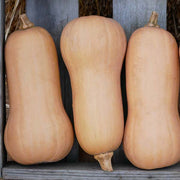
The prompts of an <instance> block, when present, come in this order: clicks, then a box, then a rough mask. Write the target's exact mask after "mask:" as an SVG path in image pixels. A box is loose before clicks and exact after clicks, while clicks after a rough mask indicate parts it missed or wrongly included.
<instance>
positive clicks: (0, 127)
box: [0, 0, 5, 177]
mask: <svg viewBox="0 0 180 180" xmlns="http://www.w3.org/2000/svg"><path fill="white" fill-rule="evenodd" d="M0 14H1V15H0V136H1V137H0V169H2V167H3V164H4V160H5V153H4V143H3V137H4V122H5V116H4V114H5V106H4V86H5V84H4V61H3V58H4V17H5V16H4V0H0ZM0 177H1V173H0Z"/></svg>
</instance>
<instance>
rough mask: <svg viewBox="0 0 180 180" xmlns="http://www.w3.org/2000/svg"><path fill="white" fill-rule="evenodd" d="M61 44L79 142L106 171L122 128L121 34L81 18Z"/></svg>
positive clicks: (111, 25) (95, 19) (108, 24)
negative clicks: (70, 86) (69, 82)
mask: <svg viewBox="0 0 180 180" xmlns="http://www.w3.org/2000/svg"><path fill="white" fill-rule="evenodd" d="M60 46H61V52H62V56H63V59H64V62H65V64H66V66H67V69H68V71H69V74H70V79H71V85H72V93H73V112H74V124H75V132H76V136H77V139H78V141H79V144H80V145H81V147H82V149H83V150H84V151H86V152H87V153H88V154H91V155H96V156H95V159H97V160H98V161H99V162H100V164H101V167H102V168H103V169H104V170H107V171H111V170H112V168H111V162H110V161H111V157H112V152H113V151H114V150H116V149H117V148H118V147H119V145H120V144H121V140H122V136H123V129H124V124H123V123H124V122H123V108H122V100H121V87H120V72H121V66H122V62H123V58H124V54H125V50H126V37H125V34H124V30H123V29H122V27H121V26H120V24H118V23H117V22H116V21H115V20H113V19H109V18H104V17H100V16H86V17H80V18H77V19H75V20H73V21H71V22H70V23H69V24H68V25H66V27H65V28H64V30H63V32H62V36H61V42H60Z"/></svg>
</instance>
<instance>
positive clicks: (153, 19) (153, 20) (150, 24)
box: [146, 11, 159, 27]
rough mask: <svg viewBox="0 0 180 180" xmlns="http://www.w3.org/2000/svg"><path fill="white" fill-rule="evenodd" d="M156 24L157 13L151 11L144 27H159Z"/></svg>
mask: <svg viewBox="0 0 180 180" xmlns="http://www.w3.org/2000/svg"><path fill="white" fill-rule="evenodd" d="M157 22H158V13H157V12H156V11H153V12H152V14H151V17H150V19H149V22H148V24H147V25H146V26H148V27H159V25H158V24H157Z"/></svg>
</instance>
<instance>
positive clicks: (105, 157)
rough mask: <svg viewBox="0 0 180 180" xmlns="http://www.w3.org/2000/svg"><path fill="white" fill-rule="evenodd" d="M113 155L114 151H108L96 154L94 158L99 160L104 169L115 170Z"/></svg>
mask: <svg viewBox="0 0 180 180" xmlns="http://www.w3.org/2000/svg"><path fill="white" fill-rule="evenodd" d="M112 156H113V152H107V153H102V154H97V155H94V159H96V160H97V161H98V162H99V164H100V166H101V169H102V170H104V171H113V168H112V164H111V158H112Z"/></svg>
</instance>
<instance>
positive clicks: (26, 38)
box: [4, 15, 74, 165]
mask: <svg viewBox="0 0 180 180" xmlns="http://www.w3.org/2000/svg"><path fill="white" fill-rule="evenodd" d="M21 21H22V30H18V31H16V32H14V33H12V34H11V35H10V37H9V38H8V40H7V43H6V46H5V63H6V70H7V80H8V87H9V98H10V114H9V118H8V121H7V124H6V128H5V135H4V141H5V146H6V150H7V152H8V153H9V154H10V156H11V157H12V158H13V160H15V161H17V162H18V163H21V164H25V165H26V164H35V163H41V162H52V161H58V160H61V159H62V158H64V157H65V156H66V155H67V154H68V153H69V151H70V150H71V147H72V145H73V138H74V135H73V129H72V125H71V123H70V120H69V119H68V116H67V115H66V113H65V110H64V107H63V103H62V100H61V93H60V91H61V90H60V79H59V69H58V57H57V52H56V48H55V44H54V42H53V39H52V37H51V36H50V34H49V33H48V32H47V31H46V30H45V29H43V28H41V27H33V24H32V23H31V22H30V21H29V20H28V19H27V16H26V15H21Z"/></svg>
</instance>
